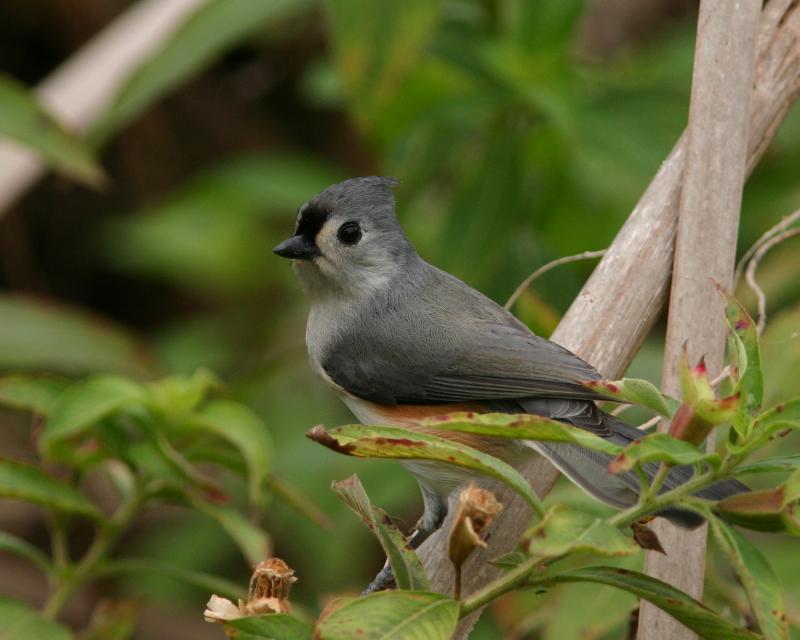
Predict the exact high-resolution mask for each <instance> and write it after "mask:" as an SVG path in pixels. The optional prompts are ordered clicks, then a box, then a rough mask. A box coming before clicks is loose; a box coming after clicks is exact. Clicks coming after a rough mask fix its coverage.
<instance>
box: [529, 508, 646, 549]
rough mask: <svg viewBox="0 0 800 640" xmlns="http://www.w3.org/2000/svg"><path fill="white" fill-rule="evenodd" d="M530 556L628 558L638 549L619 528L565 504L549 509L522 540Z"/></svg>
mask: <svg viewBox="0 0 800 640" xmlns="http://www.w3.org/2000/svg"><path fill="white" fill-rule="evenodd" d="M523 540H524V542H525V543H526V544H527V547H528V553H530V554H531V555H532V556H541V557H543V558H553V557H557V556H561V555H564V554H565V553H569V552H574V553H578V552H586V553H596V554H599V555H603V556H629V555H634V554H636V553H638V552H639V547H638V546H637V545H636V543H635V542H634V541H633V539H631V538H628V537H627V536H625V535H623V534H622V532H620V530H619V529H617V528H616V527H613V526H612V525H610V524H608V523H607V522H606V521H605V520H603V519H602V518H598V517H596V516H594V515H592V514H590V513H586V512H585V511H579V510H578V509H574V508H573V507H570V506H568V505H566V504H557V505H555V506H553V507H551V508H550V510H549V511H548V512H547V515H545V517H544V518H543V519H542V521H541V522H538V523H536V525H535V526H534V527H533V528H531V529H529V530H528V531H527V532H526V533H525V536H524V538H523Z"/></svg>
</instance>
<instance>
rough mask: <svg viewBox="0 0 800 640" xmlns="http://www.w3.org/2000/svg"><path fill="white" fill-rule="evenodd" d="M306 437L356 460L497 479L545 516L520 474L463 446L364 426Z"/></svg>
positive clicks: (395, 429) (318, 431)
mask: <svg viewBox="0 0 800 640" xmlns="http://www.w3.org/2000/svg"><path fill="white" fill-rule="evenodd" d="M306 435H307V436H308V437H309V438H310V439H311V440H314V441H315V442H318V443H320V444H322V445H324V446H326V447H328V448H329V449H333V450H334V451H338V452H339V453H345V454H347V455H351V456H355V457H357V458H393V459H400V460H434V461H437V462H442V463H445V464H452V465H455V466H458V467H461V468H463V469H466V470H467V471H469V472H478V473H480V474H483V475H487V476H490V477H492V478H496V479H497V480H501V481H502V482H505V483H506V484H507V485H508V486H510V487H511V488H512V489H514V490H515V491H516V492H517V493H518V494H519V495H520V496H522V497H523V498H524V499H525V501H526V502H527V503H528V504H529V505H530V506H531V507H532V508H533V509H534V511H536V513H537V514H539V515H540V516H541V515H544V507H543V506H542V503H541V500H539V497H538V496H537V495H536V493H534V491H533V489H532V488H531V486H530V484H528V482H527V481H526V480H525V478H523V477H522V475H521V474H520V473H519V471H517V470H516V469H514V467H512V466H511V465H509V464H507V463H505V462H503V461H502V460H499V459H498V458H495V457H493V456H491V455H489V454H487V453H484V452H483V451H479V450H478V449H473V448H472V447H468V446H466V445H464V444H460V443H458V442H453V441H452V440H446V439H444V438H440V437H438V436H433V435H428V434H426V433H419V432H416V431H408V430H406V429H400V428H398V427H379V426H371V425H370V426H366V425H361V424H353V425H345V426H343V427H337V428H335V429H331V430H330V431H328V430H327V429H325V428H324V427H322V426H318V427H314V428H313V429H312V430H311V431H309V432H308V433H307V434H306Z"/></svg>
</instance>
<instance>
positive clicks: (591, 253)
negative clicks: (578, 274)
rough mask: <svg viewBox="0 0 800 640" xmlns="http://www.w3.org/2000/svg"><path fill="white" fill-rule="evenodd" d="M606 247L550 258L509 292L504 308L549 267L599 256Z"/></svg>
mask: <svg viewBox="0 0 800 640" xmlns="http://www.w3.org/2000/svg"><path fill="white" fill-rule="evenodd" d="M606 251H608V249H600V250H599V251H584V252H583V253H577V254H575V255H574V256H564V257H563V258H557V259H555V260H551V261H550V262H548V263H547V264H545V265H542V266H541V267H539V268H538V269H537V270H536V271H534V272H533V273H532V274H531V275H529V276H528V277H527V278H525V279H524V280H523V281H522V282H520V283H519V286H518V287H517V288H516V289H514V293H512V294H511V297H510V298H509V299H508V302H506V304H505V308H506V309H511V307H513V306H514V303H515V302H516V301H517V299H518V298H519V297H520V296H521V295H522V294H523V293H524V292H525V290H526V289H527V288H528V287H530V286H531V283H532V282H533V281H534V280H536V278H538V277H539V276H540V275H542V274H544V273H547V272H548V271H550V269H553V268H555V267H558V266H559V265H562V264H567V263H568V262H578V261H579V260H588V259H590V258H600V257H601V256H604V255H605V254H606Z"/></svg>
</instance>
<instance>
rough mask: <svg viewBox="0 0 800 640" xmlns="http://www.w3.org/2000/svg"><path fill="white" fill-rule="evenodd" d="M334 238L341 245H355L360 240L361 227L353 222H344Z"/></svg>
mask: <svg viewBox="0 0 800 640" xmlns="http://www.w3.org/2000/svg"><path fill="white" fill-rule="evenodd" d="M336 237H337V238H339V242H341V243H342V244H349V245H353V244H356V243H357V242H358V241H359V240H361V226H360V225H359V224H358V222H355V221H354V220H351V221H350V222H345V223H344V224H343V225H342V226H341V227H339V231H337V232H336Z"/></svg>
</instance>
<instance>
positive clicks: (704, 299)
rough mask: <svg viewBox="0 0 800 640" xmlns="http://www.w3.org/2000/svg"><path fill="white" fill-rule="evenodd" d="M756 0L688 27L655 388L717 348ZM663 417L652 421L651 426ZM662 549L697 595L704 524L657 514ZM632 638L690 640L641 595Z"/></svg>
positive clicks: (711, 361) (650, 555) (718, 9)
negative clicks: (675, 202) (690, 62)
mask: <svg viewBox="0 0 800 640" xmlns="http://www.w3.org/2000/svg"><path fill="white" fill-rule="evenodd" d="M760 14H761V0H736V1H731V0H702V2H701V3H700V12H699V16H698V23H697V44H696V48H695V63H694V75H693V78H692V98H691V104H690V108H689V127H688V129H687V145H686V146H687V154H686V169H685V172H684V176H683V188H682V190H681V201H680V208H679V213H678V231H677V237H676V241H675V259H674V266H673V271H672V289H671V291H670V304H669V319H668V324H667V337H666V344H665V347H664V369H663V374H662V379H661V389H662V391H663V392H664V393H666V394H668V395H671V396H673V397H676V396H679V395H680V382H679V379H678V362H679V361H680V356H681V350H682V349H683V348H684V345H685V346H686V348H687V349H688V353H689V360H690V362H696V361H698V360H699V359H700V358H701V357H702V356H705V359H706V366H707V367H708V369H709V374H710V376H711V377H712V378H713V377H715V376H716V375H717V374H718V373H719V372H720V371H721V370H722V361H723V356H724V352H725V333H726V327H725V320H724V317H725V315H724V314H725V311H724V304H723V302H722V300H721V298H720V296H719V295H718V294H717V292H716V290H715V281H716V282H719V283H720V284H722V285H723V286H724V287H725V288H727V289H730V288H731V285H732V283H733V268H734V263H735V260H736V239H737V237H738V231H739V211H740V209H741V204H742V188H743V185H744V179H745V171H746V165H747V162H746V161H747V130H748V125H749V119H750V95H751V87H752V82H753V64H754V58H755V44H756V34H757V32H758V21H759V16H760ZM668 429H669V423H668V422H667V421H661V424H660V425H659V431H667V430H668ZM709 444H710V443H709ZM651 529H652V530H653V531H654V532H655V533H656V535H657V536H658V539H659V541H660V542H661V546H662V547H664V549H665V550H666V553H665V554H664V553H658V552H654V551H648V552H647V553H646V555H645V573H647V574H648V575H651V576H653V577H655V578H658V579H660V580H663V581H664V582H668V583H669V584H672V585H674V586H676V587H678V588H679V589H680V590H681V591H684V592H685V593H688V594H689V595H691V596H693V597H694V598H697V599H701V598H702V595H703V582H704V577H705V556H706V533H707V531H706V526H705V525H704V526H702V527H700V528H698V529H697V530H695V531H691V532H689V531H686V530H685V529H681V528H679V527H676V526H675V525H673V524H671V523H669V522H667V521H666V520H664V519H662V518H658V519H656V520H655V521H654V522H653V523H652V524H651ZM637 637H638V638H639V639H640V640H672V639H674V640H690V639H692V638H695V637H696V635H695V633H694V632H692V631H690V630H689V629H688V628H687V627H685V626H684V625H682V624H681V623H680V622H678V621H677V620H675V618H673V617H672V616H670V615H668V614H667V613H665V612H664V611H662V610H661V609H659V608H658V607H656V606H654V605H652V604H651V603H649V602H647V601H646V600H642V601H641V604H640V609H639V626H638V631H637Z"/></svg>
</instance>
